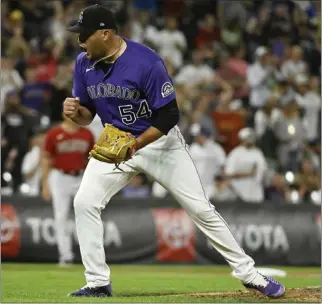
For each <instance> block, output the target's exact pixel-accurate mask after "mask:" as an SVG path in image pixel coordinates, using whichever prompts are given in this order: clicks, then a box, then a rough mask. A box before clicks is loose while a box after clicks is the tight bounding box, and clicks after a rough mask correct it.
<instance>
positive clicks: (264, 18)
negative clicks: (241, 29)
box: [245, 5, 270, 62]
mask: <svg viewBox="0 0 322 304" xmlns="http://www.w3.org/2000/svg"><path fill="white" fill-rule="evenodd" d="M269 18H270V8H269V6H268V5H262V6H261V7H260V8H259V9H258V13H257V14H256V13H255V12H253V14H252V16H251V17H250V18H249V19H248V21H247V23H246V27H245V38H246V41H247V45H246V48H247V52H246V53H247V59H248V61H250V62H253V61H254V60H255V59H256V58H254V54H255V51H256V49H257V48H258V47H259V46H261V45H267V35H265V34H264V33H263V29H265V27H266V24H267V23H268V21H269Z"/></svg>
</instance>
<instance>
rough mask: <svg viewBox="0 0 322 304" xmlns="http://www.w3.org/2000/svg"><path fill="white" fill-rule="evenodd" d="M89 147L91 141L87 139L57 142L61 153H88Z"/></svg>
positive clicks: (58, 150)
mask: <svg viewBox="0 0 322 304" xmlns="http://www.w3.org/2000/svg"><path fill="white" fill-rule="evenodd" d="M88 149H89V143H88V141H86V140H81V139H70V140H64V141H62V142H59V143H57V152H59V153H71V152H81V153H86V152H87V151H88Z"/></svg>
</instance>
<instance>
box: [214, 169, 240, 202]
mask: <svg viewBox="0 0 322 304" xmlns="http://www.w3.org/2000/svg"><path fill="white" fill-rule="evenodd" d="M231 182H232V181H231V179H229V178H225V177H224V176H223V175H218V176H216V177H215V187H214V190H215V191H213V192H212V193H211V196H210V198H211V199H212V200H214V201H215V203H217V202H224V201H225V202H227V201H235V200H236V199H237V196H236V194H235V191H234V190H233V188H232V184H231Z"/></svg>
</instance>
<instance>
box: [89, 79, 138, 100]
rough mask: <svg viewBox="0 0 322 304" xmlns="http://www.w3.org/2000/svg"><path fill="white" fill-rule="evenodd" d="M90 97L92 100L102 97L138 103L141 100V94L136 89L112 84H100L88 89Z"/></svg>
mask: <svg viewBox="0 0 322 304" xmlns="http://www.w3.org/2000/svg"><path fill="white" fill-rule="evenodd" d="M87 92H88V95H89V96H90V98H91V99H97V98H101V97H117V98H119V99H123V100H132V101H138V100H139V99H140V95H141V94H140V92H139V91H138V90H136V89H133V90H131V89H129V88H126V87H121V86H115V85H113V84H110V83H102V82H101V83H99V84H98V85H93V86H90V87H87Z"/></svg>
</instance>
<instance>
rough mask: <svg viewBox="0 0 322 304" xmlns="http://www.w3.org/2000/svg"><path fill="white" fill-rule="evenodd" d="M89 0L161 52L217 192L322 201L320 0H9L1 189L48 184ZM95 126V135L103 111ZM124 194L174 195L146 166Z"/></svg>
mask: <svg viewBox="0 0 322 304" xmlns="http://www.w3.org/2000/svg"><path fill="white" fill-rule="evenodd" d="M93 3H100V4H103V5H105V6H107V7H109V8H110V9H111V10H113V11H114V12H116V16H117V20H118V24H119V32H120V34H121V35H122V36H123V37H127V38H130V39H133V40H135V41H137V42H140V43H144V44H146V45H147V46H149V47H151V48H152V49H154V50H155V51H156V52H158V53H159V54H160V56H161V57H162V58H163V59H164V60H165V63H166V67H167V69H168V72H169V74H170V76H171V78H172V80H173V83H174V85H175V88H176V92H177V101H178V104H179V108H180V111H181V120H180V125H179V127H180V129H181V131H182V133H183V134H184V137H185V139H186V141H187V143H188V144H189V145H190V153H191V156H192V158H193V159H194V162H195V165H196V167H197V169H198V171H199V175H200V178H201V180H202V182H203V185H204V188H205V192H206V193H207V195H208V196H209V197H210V198H212V199H214V200H215V201H216V202H218V201H226V200H242V201H246V202H263V201H269V202H271V203H274V202H279V201H288V202H290V203H301V202H302V203H314V204H320V203H321V189H320V188H321V187H320V184H321V174H320V149H321V115H320V113H321V112H320V111H321V86H320V84H321V32H320V19H321V15H320V14H321V3H320V1H291V0H288V1H287V0H285V1H278V0H275V1H248V0H245V1H228V0H225V1H222V0H217V1H216V0H198V1H197V0H164V1H156V0H133V1H130V0H124V1H121V0H120V1H86V0H55V1H42V0H33V1H29V0H19V1H13V0H11V1H8V0H7V1H6V0H3V1H2V3H1V35H2V39H1V50H2V52H1V53H2V54H1V56H2V58H1V65H2V73H1V113H2V114H1V119H2V127H1V130H2V133H1V168H2V174H1V187H2V188H1V192H2V194H3V195H5V194H9V195H10V194H13V193H20V194H22V195H35V196H38V195H39V193H40V189H39V188H40V179H41V171H40V165H39V164H40V155H41V153H40V152H41V149H42V144H43V142H44V134H45V132H46V130H48V128H49V127H50V126H52V125H55V124H57V123H58V122H60V121H61V120H62V115H61V111H62V103H63V101H64V99H65V98H66V97H69V96H70V95H71V91H72V85H73V65H74V60H75V58H76V56H77V54H78V53H79V52H80V51H81V49H80V48H79V46H78V43H77V39H76V37H75V36H74V35H72V34H71V33H69V32H67V31H66V27H67V25H68V24H69V22H70V21H71V20H73V19H74V20H75V19H77V18H78V15H79V13H80V11H81V9H82V8H84V7H85V6H87V5H90V4H93ZM89 129H90V130H91V131H92V132H93V134H94V136H95V137H96V138H97V137H98V135H99V133H100V131H101V130H102V125H101V123H100V120H99V119H98V118H97V117H95V119H94V121H93V123H92V124H91V125H90V126H89ZM120 195H123V196H124V197H148V196H150V195H153V196H157V197H164V196H166V195H168V194H167V193H166V191H165V189H163V188H162V186H160V185H159V184H157V183H151V182H150V181H149V179H148V178H147V177H146V176H144V175H138V176H137V177H135V178H133V180H132V181H131V182H130V184H129V185H128V186H126V187H125V188H124V189H123V190H122V191H121V192H120Z"/></svg>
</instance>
